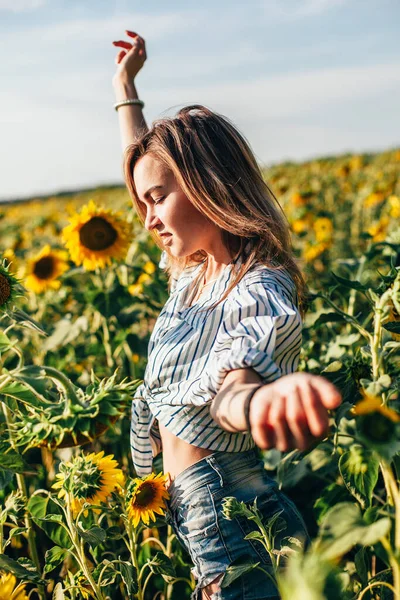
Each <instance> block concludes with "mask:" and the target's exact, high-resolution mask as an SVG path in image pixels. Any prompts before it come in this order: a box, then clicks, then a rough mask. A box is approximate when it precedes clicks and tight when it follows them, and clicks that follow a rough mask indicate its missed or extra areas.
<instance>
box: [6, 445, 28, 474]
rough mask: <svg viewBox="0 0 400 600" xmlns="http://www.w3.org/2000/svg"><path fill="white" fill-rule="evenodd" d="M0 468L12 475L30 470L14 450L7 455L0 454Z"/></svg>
mask: <svg viewBox="0 0 400 600" xmlns="http://www.w3.org/2000/svg"><path fill="white" fill-rule="evenodd" d="M0 468H1V469H2V470H4V471H12V472H13V473H24V472H25V471H31V470H32V469H31V468H30V466H29V465H28V463H27V462H26V461H25V460H24V458H23V456H21V454H18V452H15V451H14V450H11V451H10V452H7V454H4V453H0Z"/></svg>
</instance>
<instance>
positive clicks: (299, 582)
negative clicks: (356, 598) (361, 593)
mask: <svg viewBox="0 0 400 600" xmlns="http://www.w3.org/2000/svg"><path fill="white" fill-rule="evenodd" d="M341 575H342V573H341V572H340V571H339V569H338V568H337V567H335V566H334V565H332V564H331V563H329V562H328V561H327V560H324V559H323V557H322V556H320V554H319V553H317V552H313V551H312V550H310V551H309V552H307V553H306V554H304V555H303V554H302V553H301V552H296V553H294V554H293V555H292V556H290V557H289V560H288V564H287V566H286V567H285V570H284V571H281V572H278V587H279V593H280V597H281V598H282V600H293V599H294V598H295V599H296V600H338V598H340V600H348V599H350V598H351V597H353V594H350V595H349V594H348V592H346V589H345V588H344V586H343V581H342V579H341Z"/></svg>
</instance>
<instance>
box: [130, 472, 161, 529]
mask: <svg viewBox="0 0 400 600" xmlns="http://www.w3.org/2000/svg"><path fill="white" fill-rule="evenodd" d="M168 478H169V474H168V473H167V474H165V475H162V474H161V473H159V474H158V475H156V474H155V473H151V474H150V475H147V476H146V477H143V478H139V477H137V478H136V479H134V480H133V481H132V483H131V484H130V486H129V488H128V500H127V513H128V516H129V518H130V519H131V520H132V522H133V526H134V527H137V526H138V524H139V521H140V519H142V521H143V523H144V524H145V525H148V524H149V520H150V518H151V519H152V520H153V521H155V520H156V518H155V516H154V513H157V514H159V515H163V514H164V511H163V508H164V509H165V502H164V498H169V494H168V492H167V490H166V487H165V484H166V482H167V481H168Z"/></svg>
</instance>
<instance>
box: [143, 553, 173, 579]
mask: <svg viewBox="0 0 400 600" xmlns="http://www.w3.org/2000/svg"><path fill="white" fill-rule="evenodd" d="M148 565H149V567H150V570H151V572H152V573H155V574H159V575H162V576H163V578H164V579H165V577H164V576H167V578H171V577H176V571H175V567H174V565H173V564H172V561H171V559H170V558H169V557H168V556H166V555H165V554H164V553H163V552H157V553H156V554H155V556H153V558H151V559H150V560H149V561H148Z"/></svg>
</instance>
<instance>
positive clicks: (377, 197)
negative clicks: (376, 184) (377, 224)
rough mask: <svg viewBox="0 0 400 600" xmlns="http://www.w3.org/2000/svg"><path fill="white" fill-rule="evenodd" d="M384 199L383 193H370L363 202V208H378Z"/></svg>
mask: <svg viewBox="0 0 400 600" xmlns="http://www.w3.org/2000/svg"><path fill="white" fill-rule="evenodd" d="M384 199H385V194H384V193H383V192H372V194H370V195H369V196H367V197H366V198H365V200H364V206H365V207H366V208H372V207H373V206H379V204H382V202H383V201H384Z"/></svg>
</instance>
